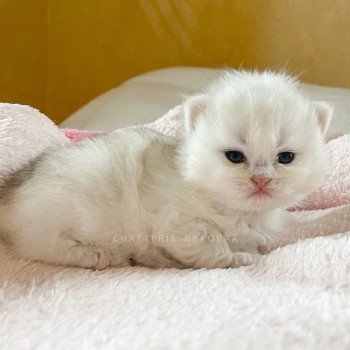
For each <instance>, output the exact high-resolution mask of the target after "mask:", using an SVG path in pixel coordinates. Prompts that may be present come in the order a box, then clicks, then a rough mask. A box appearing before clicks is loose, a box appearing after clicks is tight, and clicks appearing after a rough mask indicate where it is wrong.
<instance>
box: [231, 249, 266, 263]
mask: <svg viewBox="0 0 350 350" xmlns="http://www.w3.org/2000/svg"><path fill="white" fill-rule="evenodd" d="M260 259H261V255H260V254H251V253H244V252H238V253H234V254H233V255H232V264H231V266H230V267H240V266H249V265H252V264H256V263H257V262H259V260H260Z"/></svg>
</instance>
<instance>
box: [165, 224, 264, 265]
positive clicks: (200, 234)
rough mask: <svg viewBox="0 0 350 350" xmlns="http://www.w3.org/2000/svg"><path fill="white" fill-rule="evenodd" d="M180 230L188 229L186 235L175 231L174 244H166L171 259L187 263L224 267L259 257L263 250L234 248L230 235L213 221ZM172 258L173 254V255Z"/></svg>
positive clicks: (185, 230) (191, 225)
mask: <svg viewBox="0 0 350 350" xmlns="http://www.w3.org/2000/svg"><path fill="white" fill-rule="evenodd" d="M177 230H178V231H180V232H181V231H182V232H188V234H186V235H183V234H182V233H179V234H172V236H173V239H172V240H171V244H167V245H163V246H162V248H164V249H165V250H166V253H167V256H168V259H169V257H172V259H173V260H174V261H176V262H177V263H181V264H182V265H183V266H184V267H192V268H224V267H239V266H246V265H250V264H253V263H255V262H256V261H258V257H259V256H260V254H259V253H258V251H257V250H256V251H255V252H254V253H248V252H233V251H232V250H231V249H230V245H229V243H228V238H226V237H225V236H224V235H223V234H222V233H221V232H220V231H218V230H217V229H216V228H215V227H212V226H211V225H210V224H207V223H204V222H192V223H190V224H189V225H186V227H181V228H179V227H178V228H177ZM170 259H171V258H170Z"/></svg>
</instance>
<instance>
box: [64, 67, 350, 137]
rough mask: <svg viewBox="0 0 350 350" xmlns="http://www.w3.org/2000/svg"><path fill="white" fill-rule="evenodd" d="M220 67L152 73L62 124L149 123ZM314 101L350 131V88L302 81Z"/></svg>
mask: <svg viewBox="0 0 350 350" xmlns="http://www.w3.org/2000/svg"><path fill="white" fill-rule="evenodd" d="M219 74H220V70H219V69H211V68H190V67H177V68H166V69H161V70H156V71H153V72H149V73H146V74H143V75H140V76H138V77H135V78H133V79H131V80H128V81H127V82H125V83H124V84H122V85H120V86H119V87H116V88H114V89H112V90H110V91H107V92H106V93H104V94H102V95H100V96H98V97H96V98H95V99H93V100H92V101H90V102H89V103H87V104H86V105H85V106H83V107H81V108H80V109H79V110H78V111H77V112H75V113H73V114H72V115H71V116H70V117H69V118H68V119H66V120H65V121H64V122H63V123H62V124H61V127H65V128H77V129H86V130H106V131H107V130H114V129H116V128H120V127H125V126H129V125H134V124H144V123H149V122H152V121H154V120H156V119H157V118H159V117H161V116H162V115H164V114H165V113H166V112H167V111H168V110H169V109H171V108H173V107H174V106H176V105H178V104H180V103H181V101H182V100H183V95H187V94H192V93H195V92H197V91H199V90H201V89H202V88H203V87H205V86H206V84H207V82H209V81H211V80H213V79H215V78H217V76H218V75H219ZM303 86H304V88H305V91H306V92H307V93H308V94H309V95H310V96H311V98H312V99H315V100H325V101H329V102H330V103H331V104H333V105H334V106H335V117H334V118H333V121H332V124H331V130H337V131H343V132H347V131H350V117H349V116H350V89H340V88H332V87H323V86H318V85H309V84H303Z"/></svg>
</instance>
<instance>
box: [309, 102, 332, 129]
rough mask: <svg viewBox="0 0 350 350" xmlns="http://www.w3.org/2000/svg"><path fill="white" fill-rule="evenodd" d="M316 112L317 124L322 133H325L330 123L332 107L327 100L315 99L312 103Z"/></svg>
mask: <svg viewBox="0 0 350 350" xmlns="http://www.w3.org/2000/svg"><path fill="white" fill-rule="evenodd" d="M312 104H313V107H314V110H315V112H316V117H317V121H318V125H319V127H320V129H321V132H322V134H323V135H326V132H327V130H328V127H329V124H330V123H331V120H332V117H333V113H334V107H333V106H332V105H330V104H329V103H327V102H323V101H315V102H313V103H312Z"/></svg>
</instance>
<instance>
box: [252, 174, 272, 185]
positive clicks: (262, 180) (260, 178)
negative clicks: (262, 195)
mask: <svg viewBox="0 0 350 350" xmlns="http://www.w3.org/2000/svg"><path fill="white" fill-rule="evenodd" d="M251 179H252V181H254V182H255V183H256V184H257V185H258V186H259V187H263V186H265V185H266V184H267V183H268V182H269V181H270V180H271V179H269V178H268V177H267V176H264V175H253V176H252V177H251Z"/></svg>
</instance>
